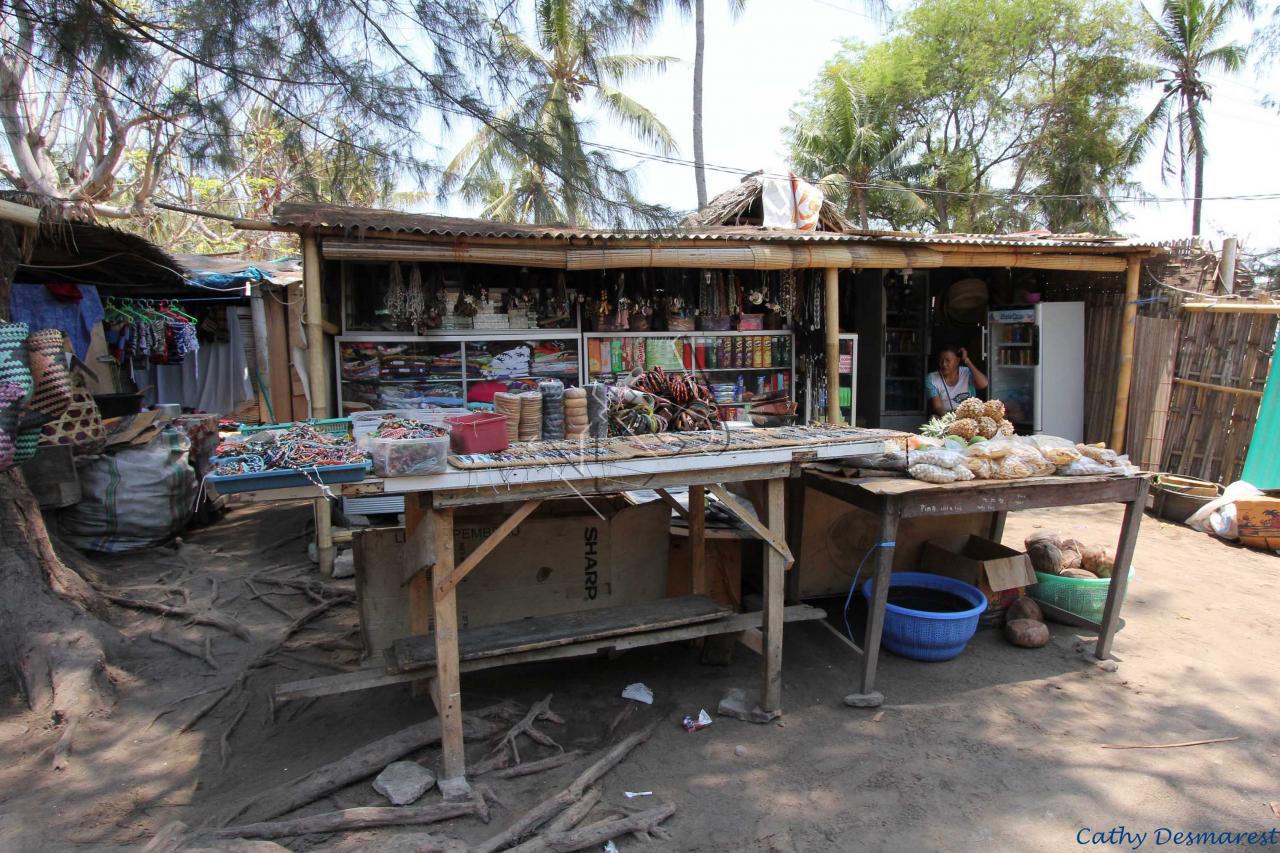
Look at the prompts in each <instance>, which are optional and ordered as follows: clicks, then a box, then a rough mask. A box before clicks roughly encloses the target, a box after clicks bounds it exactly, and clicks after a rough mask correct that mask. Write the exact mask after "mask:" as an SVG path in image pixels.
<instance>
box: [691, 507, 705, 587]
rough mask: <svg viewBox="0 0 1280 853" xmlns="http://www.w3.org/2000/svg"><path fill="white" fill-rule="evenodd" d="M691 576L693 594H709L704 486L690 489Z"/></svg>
mask: <svg viewBox="0 0 1280 853" xmlns="http://www.w3.org/2000/svg"><path fill="white" fill-rule="evenodd" d="M688 519H689V575H690V577H692V578H693V594H694V595H706V594H707V500H706V493H705V487H704V486H690V487H689V515H688Z"/></svg>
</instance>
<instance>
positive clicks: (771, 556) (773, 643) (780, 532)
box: [760, 479, 787, 713]
mask: <svg viewBox="0 0 1280 853" xmlns="http://www.w3.org/2000/svg"><path fill="white" fill-rule="evenodd" d="M785 485H786V481H785V480H778V479H774V480H770V481H769V483H768V486H767V494H768V496H767V498H766V500H765V506H766V509H765V523H766V524H768V525H769V530H770V532H772V534H773V536H774V537H775V538H777V539H782V538H783V537H785V536H786V535H787V527H786V516H785V513H784V506H785V488H784V487H785ZM785 571H786V567H785V564H784V563H783V557H782V555H781V554H780V553H779V552H778V551H777V550H776V549H771V550H768V551H765V554H764V590H763V592H764V614H763V617H762V620H761V627H762V629H763V635H764V636H763V640H762V642H761V654H762V655H763V657H764V666H763V671H762V673H761V685H760V707H761V708H763V709H764V710H765V712H766V713H774V712H777V713H781V711H782V625H783V623H784V622H785V621H786V620H785V615H784V611H785V610H786V600H785V598H786V581H785Z"/></svg>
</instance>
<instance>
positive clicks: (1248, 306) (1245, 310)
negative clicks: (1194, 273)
mask: <svg viewBox="0 0 1280 853" xmlns="http://www.w3.org/2000/svg"><path fill="white" fill-rule="evenodd" d="M1178 307H1179V308H1181V309H1182V310H1183V311H1203V312H1205V313H1210V314H1280V302H1184V303H1182V304H1181V305H1179V306H1178Z"/></svg>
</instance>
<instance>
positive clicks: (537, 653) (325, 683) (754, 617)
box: [273, 604, 827, 701]
mask: <svg viewBox="0 0 1280 853" xmlns="http://www.w3.org/2000/svg"><path fill="white" fill-rule="evenodd" d="M762 616H763V614H762V613H760V612H759V611H755V612H752V613H736V614H734V615H732V616H728V617H726V618H724V619H720V620H717V621H715V622H701V623H698V624H694V625H683V626H680V627H678V628H667V629H664V630H660V631H647V632H644V633H641V634H630V635H626V636H622V637H613V638H604V639H600V640H589V641H587V642H583V643H574V644H572V645H568V646H553V647H551V648H546V649H532V650H530V651H526V652H513V653H511V654H507V655H499V656H498V657H490V658H477V659H475V660H464V661H462V663H461V664H460V669H461V670H462V671H463V672H464V673H465V672H476V671H479V670H485V669H495V668H497V667H502V666H514V665H517V664H524V663H541V662H543V661H550V660H562V659H566V658H575V657H583V656H585V655H594V654H598V653H600V652H606V651H610V652H614V651H627V650H630V649H638V648H645V647H648V646H654V645H659V644H662V643H676V642H684V641H686V640H694V639H698V638H699V637H711V636H715V635H718V634H736V633H740V632H745V631H752V630H757V631H758V630H759V628H760V624H761V619H762ZM826 616H827V614H826V611H824V610H822V609H821V608H819V607H811V606H810V605H807V604H794V605H792V606H790V607H788V608H787V609H786V612H785V613H784V621H786V622H805V621H821V620H824V619H826ZM421 678H422V674H421V673H418V672H395V673H391V672H387V669H386V667H385V666H378V667H366V668H365V669H358V670H356V671H354V672H344V673H340V674H338V675H325V676H320V677H318V678H307V679H303V680H300V681H289V682H285V683H282V684H279V685H277V686H276V687H275V689H274V691H273V693H274V695H275V698H276V699H277V700H279V701H285V700H289V699H311V698H315V697H317V696H334V695H337V694H340V693H350V692H352V691H356V690H368V689H370V688H373V687H385V686H387V685H390V684H406V683H408V682H411V681H417V680H419V679H421Z"/></svg>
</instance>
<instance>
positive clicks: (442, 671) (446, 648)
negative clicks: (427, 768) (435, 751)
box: [427, 508, 467, 779]
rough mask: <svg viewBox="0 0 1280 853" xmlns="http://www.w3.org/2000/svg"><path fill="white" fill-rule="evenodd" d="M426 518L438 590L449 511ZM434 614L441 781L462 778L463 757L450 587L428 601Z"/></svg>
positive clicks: (445, 569)
mask: <svg viewBox="0 0 1280 853" xmlns="http://www.w3.org/2000/svg"><path fill="white" fill-rule="evenodd" d="M427 518H428V520H429V522H430V524H431V526H432V528H433V530H434V532H435V533H436V536H435V539H436V561H435V565H433V566H432V567H431V585H432V587H433V588H434V589H437V590H439V589H441V588H442V586H444V581H445V579H446V578H448V577H449V575H450V574H452V573H453V510H452V509H449V508H446V509H432V510H431V511H430V512H428V513H427ZM431 603H432V606H433V609H434V611H435V626H434V628H435V630H434V634H435V640H436V690H437V691H438V692H437V693H434V694H433V697H434V698H435V702H436V707H437V710H438V711H439V713H440V731H441V735H442V737H441V740H440V746H441V752H442V753H443V756H444V778H446V779H459V778H462V777H463V776H465V775H466V772H467V756H466V753H465V752H464V751H463V743H462V686H461V678H460V675H461V674H460V672H459V669H458V596H457V593H456V592H455V591H454V590H453V588H451V587H449V588H446V589H445V591H444V592H442V593H438V594H436V595H435V596H434V597H433V598H432V602H431Z"/></svg>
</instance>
